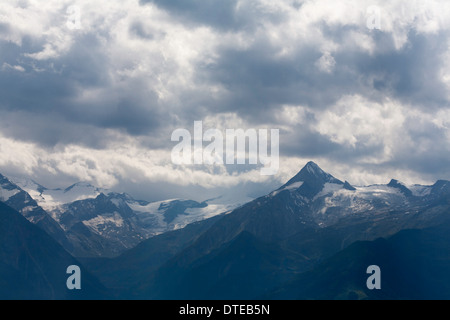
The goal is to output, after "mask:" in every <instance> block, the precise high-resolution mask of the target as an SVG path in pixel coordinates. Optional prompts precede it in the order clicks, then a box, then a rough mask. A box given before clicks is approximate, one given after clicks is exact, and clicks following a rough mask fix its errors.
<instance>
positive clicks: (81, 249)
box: [0, 175, 251, 257]
mask: <svg viewBox="0 0 450 320" xmlns="http://www.w3.org/2000/svg"><path fill="white" fill-rule="evenodd" d="M248 200H251V199H250V198H246V197H242V198H241V199H237V200H236V201H229V202H227V203H224V202H223V199H211V200H206V201H204V202H202V203H199V202H197V201H193V200H183V199H174V200H166V201H160V202H153V203H150V202H148V201H142V200H135V199H133V197H131V196H130V195H128V194H125V193H122V194H119V193H115V192H111V191H109V190H106V189H101V188H97V187H95V186H92V185H91V184H89V183H84V182H80V183H76V184H74V185H71V186H70V187H68V188H65V189H48V188H46V187H44V186H42V185H40V184H39V183H36V182H34V181H32V180H28V179H15V178H6V177H5V176H2V175H0V201H3V202H5V203H6V204H8V205H9V206H11V207H12V208H14V209H15V210H17V211H19V212H20V213H22V215H23V216H24V217H25V218H27V219H28V220H29V221H30V222H32V223H34V224H36V225H37V226H39V227H41V228H42V229H43V230H44V231H46V232H47V233H48V234H50V235H51V236H52V237H53V238H54V239H55V240H56V241H57V242H59V243H60V244H61V245H62V246H63V247H64V248H65V249H66V250H67V251H68V252H69V253H71V254H72V255H74V256H76V257H115V256H118V255H120V254H121V253H123V252H125V251H126V250H127V249H130V248H133V247H134V246H136V245H137V244H138V243H140V242H141V241H143V240H145V239H148V238H150V237H152V236H155V235H158V234H161V233H164V232H167V231H171V230H176V229H180V228H184V227H185V226H186V225H188V224H190V223H192V222H196V221H201V220H204V219H206V218H210V217H212V216H215V215H218V214H222V213H224V212H227V211H230V210H232V209H234V208H235V207H237V206H239V205H241V204H243V203H245V202H246V201H248Z"/></svg>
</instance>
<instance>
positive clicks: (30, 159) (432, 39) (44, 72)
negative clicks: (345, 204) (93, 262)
mask: <svg viewBox="0 0 450 320" xmlns="http://www.w3.org/2000/svg"><path fill="white" fill-rule="evenodd" d="M449 35H450V2H449V1H446V0H443V1H438V0H436V1H415V0H407V1H381V0H380V1H375V0H373V1H364V0H362V1H361V0H354V1H352V0H347V1H331V0H314V1H313V0H307V1H300V0H278V1H269V0H221V1H219V0H141V1H138V0H121V1H118V0H89V1H87V0H47V1H42V0H39V1H36V0H3V1H1V2H0V172H1V173H3V174H5V175H7V176H8V175H9V176H17V177H29V178H32V179H34V180H36V181H37V182H39V183H41V184H42V185H44V186H47V187H49V188H56V187H67V186H68V185H70V184H72V183H75V182H78V181H87V182H91V183H93V184H95V185H97V186H99V187H103V188H109V189H112V190H116V191H119V192H125V191H126V192H129V193H130V194H132V195H134V196H135V197H137V198H140V199H145V200H155V201H156V200H162V199H170V198H190V199H196V200H204V199H205V198H208V197H212V196H214V195H217V194H220V193H226V192H230V190H231V191H232V192H235V193H237V194H242V193H245V194H247V195H250V196H258V195H262V194H264V193H266V192H269V191H270V190H272V189H275V188H277V187H279V186H280V185H282V184H283V183H284V182H286V181H287V180H289V178H290V177H292V176H293V175H295V174H296V173H297V172H298V171H299V170H300V169H301V168H302V167H303V166H304V165H305V164H306V163H307V162H308V161H311V160H312V161H315V162H316V163H317V164H319V165H320V166H321V167H322V168H323V169H324V170H325V171H327V172H330V173H331V174H333V175H334V176H335V177H337V178H339V179H341V180H348V181H349V182H350V183H352V184H354V185H367V184H375V183H388V182H389V180H390V179H391V178H396V179H399V180H401V181H403V182H405V183H410V184H412V183H423V184H432V183H434V182H435V181H436V180H438V179H448V180H450V166H449V165H448V164H449V163H450V130H449V128H450V103H449V102H450V90H449V89H450V46H449V44H450V43H449ZM194 121H203V124H204V126H205V128H212V129H218V130H221V131H223V132H225V130H226V129H239V128H242V129H257V130H258V129H279V130H280V139H279V148H280V168H279V171H278V173H277V174H276V175H273V176H262V175H261V174H260V170H259V167H258V166H252V165H247V166H227V165H214V166H212V165H176V164H174V163H173V162H172V161H171V150H172V149H173V147H174V146H175V145H176V143H174V142H172V141H171V134H172V132H173V131H174V130H176V129H178V128H185V129H187V130H190V131H192V130H193V128H194Z"/></svg>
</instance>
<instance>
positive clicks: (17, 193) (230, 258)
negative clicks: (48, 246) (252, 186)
mask: <svg viewBox="0 0 450 320" xmlns="http://www.w3.org/2000/svg"><path fill="white" fill-rule="evenodd" d="M0 185H1V189H0V190H1V193H0V200H2V201H3V202H5V204H6V205H8V206H9V207H11V208H12V209H15V211H16V212H19V213H20V214H21V215H22V216H23V217H25V218H26V219H27V220H28V221H27V223H29V224H31V225H32V224H34V225H36V226H37V227H39V228H40V229H41V230H42V231H45V232H46V233H47V234H48V235H50V236H51V237H52V238H53V239H54V242H55V243H56V242H58V243H59V244H60V245H61V246H62V247H64V248H65V249H66V251H68V252H69V253H71V254H72V255H75V256H77V257H78V261H79V262H80V263H81V264H83V265H84V267H85V268H86V270H87V272H88V274H92V275H93V276H94V277H96V278H97V279H98V280H99V281H100V282H101V284H102V286H103V287H106V288H108V289H109V291H108V293H109V294H110V295H112V296H113V297H114V298H122V299H189V300H193V299H233V300H236V299H384V298H386V299H429V298H438V299H439V298H444V299H448V298H450V287H449V285H448V283H450V282H449V280H450V279H449V278H450V277H449V276H448V275H447V274H448V272H447V271H450V269H449V268H450V264H449V262H450V236H449V233H448V230H449V229H450V220H449V217H450V182H449V181H445V180H440V181H438V182H436V183H435V184H434V185H430V186H422V185H405V184H404V183H401V182H400V181H398V180H391V181H390V182H389V183H388V184H386V185H372V186H353V185H351V184H350V183H349V182H347V181H341V180H339V179H337V178H335V177H333V176H332V175H330V174H329V173H326V172H324V171H323V170H322V169H321V168H320V167H319V166H318V165H317V164H315V163H313V162H310V163H308V164H307V165H306V166H305V167H304V168H303V169H302V170H301V171H300V172H299V173H298V174H297V175H295V176H294V177H293V178H292V179H291V180H289V181H288V182H287V183H286V184H284V185H283V186H281V187H280V188H278V189H277V190H274V191H273V192H271V193H270V194H268V195H265V196H263V197H260V198H257V199H254V200H251V201H249V202H247V203H245V204H242V203H239V204H238V205H235V204H231V203H230V204H229V206H224V205H223V204H221V205H222V207H221V206H216V205H213V204H212V201H205V202H203V203H199V202H195V201H189V200H172V201H164V202H160V203H148V202H145V201H137V200H134V199H133V198H132V197H130V196H128V195H126V194H117V193H111V192H105V191H104V190H101V189H98V188H95V187H92V186H90V185H87V184H78V185H74V186H72V187H71V188H68V189H65V190H48V189H45V188H44V187H42V186H40V185H38V184H36V183H30V182H28V183H24V182H20V181H16V182H15V183H14V182H12V181H11V180H10V179H7V178H5V177H2V180H0ZM19 185H20V186H19ZM81 190H83V191H82V192H81ZM72 192H73V196H72V195H70V194H71V193H72ZM61 195H64V197H63V196H61ZM20 199H23V201H20ZM22 202H23V203H22ZM213 209H214V210H213ZM74 253H75V254H74ZM369 265H378V266H380V268H381V270H382V275H383V277H382V290H379V291H378V290H375V291H372V290H369V289H367V287H366V280H367V277H368V275H367V274H366V272H365V271H366V270H365V269H366V268H367V267H368V266H369ZM97 291H99V290H98V289H97ZM100 291H101V290H100Z"/></svg>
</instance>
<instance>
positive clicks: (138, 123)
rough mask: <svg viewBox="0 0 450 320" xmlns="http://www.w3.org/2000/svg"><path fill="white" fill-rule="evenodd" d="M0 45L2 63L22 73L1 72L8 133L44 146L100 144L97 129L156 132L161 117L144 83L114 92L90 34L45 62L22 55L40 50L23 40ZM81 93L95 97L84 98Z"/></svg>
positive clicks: (135, 82) (105, 61)
mask: <svg viewBox="0 0 450 320" xmlns="http://www.w3.org/2000/svg"><path fill="white" fill-rule="evenodd" d="M0 46H1V48H2V52H1V54H0V55H1V57H2V63H7V64H8V65H11V66H14V65H17V64H20V65H22V66H23V67H24V69H25V72H17V71H16V70H12V69H11V68H10V69H5V68H3V70H2V72H0V111H2V112H4V113H5V116H4V117H3V119H2V120H3V121H2V122H4V121H5V118H6V113H8V114H9V115H11V113H16V114H17V116H15V117H14V118H16V120H17V121H16V122H14V128H12V126H8V127H9V128H8V130H6V127H3V128H4V131H7V132H8V134H10V135H13V136H14V135H16V136H18V137H20V138H21V139H24V140H29V141H34V142H37V143H39V144H43V145H54V144H57V143H81V144H87V145H89V146H94V147H95V146H98V143H97V142H96V141H99V140H100V141H101V140H104V139H103V137H101V136H100V137H98V136H97V135H99V134H100V135H101V134H102V133H101V130H100V129H118V130H122V131H124V132H127V133H128V134H131V135H142V134H148V133H150V132H152V131H154V130H157V129H158V127H159V126H160V124H161V121H162V120H163V119H165V116H164V115H163V114H160V113H159V105H158V97H157V95H156V94H155V93H154V92H153V91H152V90H151V89H149V88H148V87H147V86H146V84H145V82H146V79H134V80H132V81H130V82H128V83H126V84H124V85H123V86H122V87H121V88H120V89H117V88H115V89H114V88H113V84H112V83H111V79H110V77H109V75H110V71H111V70H110V67H111V65H110V64H109V61H108V56H107V54H106V53H105V52H104V51H103V50H104V48H103V47H102V44H101V43H100V41H99V40H98V38H97V37H95V36H94V35H92V34H88V35H86V36H83V37H81V38H79V39H78V40H77V43H76V44H75V45H73V46H72V48H71V49H70V50H69V51H68V52H67V54H65V55H63V56H62V57H59V58H58V59H50V60H49V61H48V60H44V61H33V60H32V59H30V58H28V57H27V56H25V55H24V54H23V53H24V52H31V53H35V52H39V51H41V50H42V49H43V48H42V47H41V46H40V45H36V44H33V43H31V42H30V41H27V40H25V41H24V43H23V44H22V46H21V47H19V46H17V45H15V44H13V43H9V42H1V43H0ZM0 67H1V65H0ZM36 70H37V71H36ZM86 89H88V90H94V91H95V90H98V92H99V93H98V94H97V95H96V96H95V97H94V98H92V99H86V100H83V99H82V94H83V91H84V90H86ZM19 115H20V116H19ZM20 119H24V121H20ZM33 119H34V122H33ZM86 130H87V131H86ZM103 134H104V135H106V134H105V133H103Z"/></svg>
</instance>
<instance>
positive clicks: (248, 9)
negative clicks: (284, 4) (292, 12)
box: [140, 0, 283, 31]
mask: <svg viewBox="0 0 450 320" xmlns="http://www.w3.org/2000/svg"><path fill="white" fill-rule="evenodd" d="M140 3H141V4H143V5H145V4H146V3H154V4H156V5H157V6H158V7H160V8H162V9H164V10H166V11H168V12H170V13H171V14H173V15H174V18H175V19H176V20H177V21H178V22H182V23H184V24H186V25H191V26H198V25H205V26H210V27H213V28H215V29H217V30H221V31H230V30H234V31H237V30H243V29H249V28H250V29H253V28H256V27H257V26H258V25H259V24H260V22H261V21H263V20H264V21H268V20H269V21H273V22H277V21H281V20H282V19H283V15H282V14H281V13H279V12H268V11H264V10H262V8H261V7H258V6H256V5H255V3H252V2H251V1H244V2H239V1H238V0H224V1H216V0H141V1H140ZM238 4H239V5H238Z"/></svg>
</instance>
